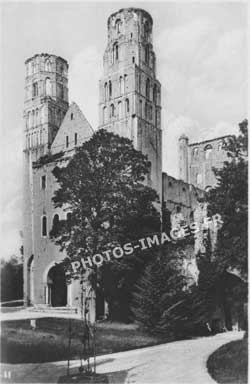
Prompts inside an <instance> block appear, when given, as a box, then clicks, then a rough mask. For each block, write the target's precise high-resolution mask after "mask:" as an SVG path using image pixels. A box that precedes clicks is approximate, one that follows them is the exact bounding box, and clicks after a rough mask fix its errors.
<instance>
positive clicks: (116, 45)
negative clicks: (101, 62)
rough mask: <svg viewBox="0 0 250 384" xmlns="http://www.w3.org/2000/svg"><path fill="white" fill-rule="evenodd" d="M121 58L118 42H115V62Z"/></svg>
mask: <svg viewBox="0 0 250 384" xmlns="http://www.w3.org/2000/svg"><path fill="white" fill-rule="evenodd" d="M117 60H119V46H118V43H117V42H116V43H114V45H113V63H115V62H116V61H117Z"/></svg>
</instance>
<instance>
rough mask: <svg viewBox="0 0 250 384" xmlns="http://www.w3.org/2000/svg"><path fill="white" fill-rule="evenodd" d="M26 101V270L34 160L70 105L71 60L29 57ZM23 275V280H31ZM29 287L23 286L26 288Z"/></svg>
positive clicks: (49, 141)
mask: <svg viewBox="0 0 250 384" xmlns="http://www.w3.org/2000/svg"><path fill="white" fill-rule="evenodd" d="M25 65H26V78H25V101H24V115H23V117H24V151H23V152H24V163H23V232H24V233H23V235H24V236H23V237H24V239H23V245H24V274H27V272H28V270H29V269H31V268H32V261H33V257H32V255H33V254H34V249H33V248H34V238H33V236H34V228H33V227H34V212H33V205H34V198H35V197H34V193H33V170H32V162H33V161H36V160H38V159H39V157H41V156H42V155H45V154H48V153H49V151H50V147H51V144H52V142H53V139H54V138H55V135H56V133H57V131H58V129H59V127H60V125H61V122H62V120H63V118H64V115H65V113H66V111H67V109H68V64H67V62H66V61H65V60H64V59H62V58H60V57H58V56H55V55H48V54H40V55H35V56H33V57H31V58H30V59H28V60H26V62H25ZM28 283H29V282H28V281H27V279H24V284H28ZM28 290H29V287H26V286H24V292H27V291H28Z"/></svg>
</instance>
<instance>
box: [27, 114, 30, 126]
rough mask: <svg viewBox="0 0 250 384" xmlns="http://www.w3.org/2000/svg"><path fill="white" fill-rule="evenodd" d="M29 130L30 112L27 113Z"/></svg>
mask: <svg viewBox="0 0 250 384" xmlns="http://www.w3.org/2000/svg"><path fill="white" fill-rule="evenodd" d="M26 127H27V128H30V112H28V113H27V125H26Z"/></svg>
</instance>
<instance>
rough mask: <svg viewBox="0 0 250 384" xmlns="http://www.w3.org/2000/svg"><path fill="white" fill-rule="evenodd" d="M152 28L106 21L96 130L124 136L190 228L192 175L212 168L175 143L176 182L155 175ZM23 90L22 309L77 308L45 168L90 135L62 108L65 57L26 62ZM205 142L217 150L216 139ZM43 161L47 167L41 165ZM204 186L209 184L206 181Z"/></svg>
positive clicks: (194, 201) (194, 203)
mask: <svg viewBox="0 0 250 384" xmlns="http://www.w3.org/2000/svg"><path fill="white" fill-rule="evenodd" d="M152 28H153V21H152V18H151V16H150V15H149V14H148V13H147V12H145V11H144V10H141V9H135V8H129V9H123V10H120V11H118V12H116V13H114V14H113V15H111V16H110V17H109V19H108V42H107V47H106V49H105V53H104V65H103V66H104V73H103V77H102V79H101V80H100V83H99V91H100V96H99V113H100V116H99V117H100V123H99V128H105V129H107V130H111V131H113V132H115V133H117V134H119V135H122V136H125V137H128V138H130V139H131V140H132V141H133V143H134V146H135V148H136V149H138V150H140V151H142V152H143V153H144V154H146V155H147V156H148V159H149V160H150V162H151V173H150V177H149V179H148V184H149V185H151V186H152V187H153V188H154V189H156V191H157V192H158V193H159V196H160V198H161V201H162V202H163V204H165V207H166V208H167V209H168V211H169V212H170V214H171V215H172V217H174V215H175V214H176V212H177V211H178V215H180V214H181V215H182V216H183V218H184V220H185V222H186V223H188V224H189V223H190V221H192V220H193V218H194V212H195V210H196V209H197V208H198V209H199V202H198V200H199V198H202V197H204V190H203V189H204V187H205V186H206V183H205V182H204V183H202V185H201V189H200V188H196V187H195V186H197V183H195V182H194V181H195V180H194V175H195V174H196V173H197V172H200V169H203V168H202V167H203V166H204V167H205V168H204V169H205V171H206V170H208V168H209V165H210V168H211V162H207V163H206V159H205V160H204V161H201V160H202V157H200V158H199V159H200V162H196V160H195V159H194V158H192V156H191V155H192V153H193V150H194V149H195V148H196V147H198V149H199V150H200V151H201V149H203V146H205V145H207V144H208V143H199V144H193V145H189V144H188V139H186V138H182V139H180V156H181V157H180V173H181V175H180V176H181V178H182V179H183V180H176V179H174V178H173V177H171V176H169V175H167V174H166V173H163V174H162V132H161V85H160V83H159V81H158V80H157V78H156V57H155V53H154V51H153V42H152ZM25 91H26V93H25V103H24V152H23V153H24V174H23V188H24V189H23V233H24V299H25V302H26V304H27V305H34V304H40V305H46V306H47V305H49V306H65V305H68V306H73V307H74V306H76V307H78V306H79V305H80V285H79V282H74V283H72V284H71V285H66V284H65V279H64V278H62V275H63V274H62V271H61V270H60V261H62V260H63V258H64V257H65V256H66V255H65V254H63V253H62V252H60V250H59V248H58V246H56V245H55V244H54V243H53V242H52V241H51V240H50V238H49V232H50V230H51V229H52V226H53V222H54V221H55V220H58V219H65V218H67V215H68V214H70V211H68V210H67V207H64V209H59V208H55V207H54V205H53V202H52V197H53V194H54V191H55V190H56V188H57V185H56V181H55V178H54V176H53V174H52V170H53V169H54V167H55V166H56V165H58V166H60V165H65V164H66V163H67V161H68V160H69V159H70V157H71V156H72V155H73V154H74V152H75V148H76V147H77V146H81V145H82V144H83V143H84V142H85V141H86V140H88V139H89V138H90V137H91V136H92V134H93V129H92V127H91V126H90V124H89V123H88V121H87V119H86V118H85V117H84V115H83V113H82V112H81V111H80V109H79V107H78V106H77V105H76V104H75V103H72V104H71V105H69V103H68V64H67V62H66V61H65V60H64V59H62V58H60V57H58V56H55V55H49V54H38V55H35V56H33V57H31V58H30V59H28V60H27V61H26V79H25ZM211 143H216V145H217V147H218V145H219V142H218V141H217V140H214V141H212V142H211ZM211 143H210V142H209V144H211ZM211 145H212V144H211ZM216 151H220V150H219V148H217V149H216ZM44 155H47V158H46V161H44V160H43V161H41V157H42V156H44ZM190 156H191V157H190ZM199 156H201V155H199ZM213 158H216V159H217V158H218V164H219V162H220V164H221V158H220V156H219V155H218V156H217V157H216V156H215V157H213ZM190 159H191V160H190ZM190 161H191V162H190ZM216 164H217V163H216ZM212 165H214V162H213V164H212ZM195 167H196V168H195ZM199 167H201V168H199ZM190 169H191V170H192V172H190ZM210 171H211V169H210ZM210 171H209V172H210ZM205 175H207V173H206V172H205ZM209 184H211V185H212V184H213V182H212V181H210V179H209ZM88 288H89V287H88V286H86V289H88ZM94 295H95V294H93V297H92V299H93V300H92V301H91V316H92V318H93V319H94V317H95V312H96V307H95V300H94ZM103 305H104V304H103ZM101 306H102V304H101ZM102 310H103V311H104V309H102ZM102 310H100V311H99V313H100V312H102Z"/></svg>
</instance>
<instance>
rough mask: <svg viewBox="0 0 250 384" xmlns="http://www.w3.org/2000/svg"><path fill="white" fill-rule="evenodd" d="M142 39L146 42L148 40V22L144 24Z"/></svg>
mask: <svg viewBox="0 0 250 384" xmlns="http://www.w3.org/2000/svg"><path fill="white" fill-rule="evenodd" d="M144 37H145V39H146V40H148V37H149V25H148V22H147V21H145V23H144Z"/></svg>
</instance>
